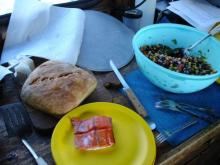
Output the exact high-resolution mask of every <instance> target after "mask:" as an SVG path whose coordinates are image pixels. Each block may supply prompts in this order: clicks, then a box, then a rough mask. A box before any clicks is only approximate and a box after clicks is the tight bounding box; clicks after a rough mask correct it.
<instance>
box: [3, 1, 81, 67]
mask: <svg viewBox="0 0 220 165" xmlns="http://www.w3.org/2000/svg"><path fill="white" fill-rule="evenodd" d="M84 22H85V14H84V11H82V10H80V9H74V8H72V9H70V8H61V7H56V6H52V5H50V4H46V3H42V2H39V1H38V0H16V1H15V4H14V10H13V13H12V16H11V19H10V23H9V27H8V31H7V36H6V41H5V44H4V48H3V53H2V56H1V63H4V62H8V61H9V60H11V59H16V57H18V56H19V57H20V56H23V55H31V56H37V57H43V58H47V59H51V60H59V61H63V62H67V63H71V64H75V63H76V61H77V57H78V55H79V52H80V46H81V43H82V37H83V30H84Z"/></svg>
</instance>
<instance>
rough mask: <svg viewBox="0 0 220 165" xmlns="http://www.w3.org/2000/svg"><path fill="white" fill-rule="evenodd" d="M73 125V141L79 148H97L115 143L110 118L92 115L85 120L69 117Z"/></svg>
mask: <svg viewBox="0 0 220 165" xmlns="http://www.w3.org/2000/svg"><path fill="white" fill-rule="evenodd" d="M71 122H72V125H73V127H74V136H75V138H74V143H75V146H76V148H78V149H80V150H97V149H101V148H106V147H111V146H112V145H114V144H115V139H114V134H113V130H112V119H111V118H110V117H106V116H94V117H92V118H90V119H87V120H80V119H79V118H73V119H71Z"/></svg>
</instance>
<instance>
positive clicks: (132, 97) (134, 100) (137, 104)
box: [110, 60, 156, 130]
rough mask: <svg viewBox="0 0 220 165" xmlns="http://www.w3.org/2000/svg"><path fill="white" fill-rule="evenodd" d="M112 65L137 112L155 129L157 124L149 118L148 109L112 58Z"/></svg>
mask: <svg viewBox="0 0 220 165" xmlns="http://www.w3.org/2000/svg"><path fill="white" fill-rule="evenodd" d="M110 66H111V68H112V70H113V71H114V73H115V74H116V76H117V78H118V79H119V81H120V82H121V84H122V86H123V91H124V92H125V93H126V95H127V97H128V98H129V100H130V101H131V103H132V105H133V106H134V108H135V110H136V112H137V113H138V114H139V115H141V116H142V117H143V118H144V119H145V120H146V121H147V123H148V125H149V126H150V128H151V129H152V130H154V129H155V128H156V124H155V123H154V122H153V121H151V120H150V119H149V117H148V115H147V111H146V110H145V109H144V107H143V105H142V104H141V103H140V101H139V100H138V98H137V97H136V96H135V94H134V92H133V91H132V90H131V88H130V87H129V85H128V84H127V82H126V81H125V80H124V78H123V76H122V75H121V73H120V72H119V70H118V68H117V67H116V66H115V64H114V62H113V61H112V60H110Z"/></svg>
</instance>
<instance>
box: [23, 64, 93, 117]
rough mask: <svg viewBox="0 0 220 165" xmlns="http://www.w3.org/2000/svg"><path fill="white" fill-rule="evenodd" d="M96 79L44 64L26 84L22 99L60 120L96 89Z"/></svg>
mask: <svg viewBox="0 0 220 165" xmlns="http://www.w3.org/2000/svg"><path fill="white" fill-rule="evenodd" d="M96 86H97V81H96V78H95V77H94V76H93V75H91V74H90V73H88V72H87V71H85V70H83V69H80V68H78V67H76V66H72V65H70V64H67V63H62V62H56V61H47V62H45V63H43V64H41V65H40V66H38V67H37V68H36V69H35V70H34V71H33V72H32V73H31V74H30V75H29V77H28V78H27V80H26V81H25V83H24V85H23V87H22V90H21V98H22V100H23V101H24V102H25V103H27V104H28V105H30V106H32V107H33V108H35V109H38V110H41V111H43V112H46V113H49V114H52V115H55V116H61V115H63V114H65V113H67V112H68V111H70V110H72V109H73V108H75V107H76V106H78V105H79V104H80V103H81V102H82V101H83V100H84V99H85V98H86V97H87V96H88V95H89V94H91V93H92V91H93V90H94V89H95V88H96Z"/></svg>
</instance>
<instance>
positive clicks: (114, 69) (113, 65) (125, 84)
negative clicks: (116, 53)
mask: <svg viewBox="0 0 220 165" xmlns="http://www.w3.org/2000/svg"><path fill="white" fill-rule="evenodd" d="M110 66H111V68H112V70H113V71H114V72H115V74H116V76H117V77H118V79H119V81H120V82H121V84H122V85H123V87H124V88H126V89H127V88H130V87H129V86H128V84H127V83H126V81H125V80H124V78H123V76H122V75H121V73H120V72H119V70H118V68H117V67H116V66H115V64H114V62H113V61H112V60H110Z"/></svg>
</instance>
